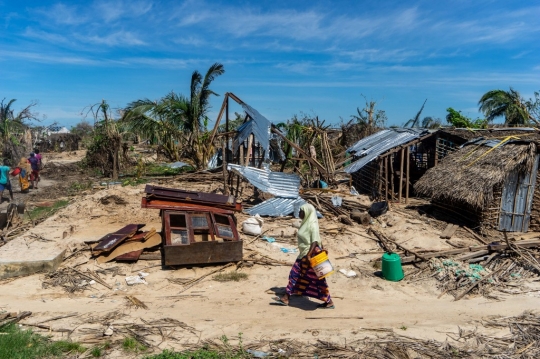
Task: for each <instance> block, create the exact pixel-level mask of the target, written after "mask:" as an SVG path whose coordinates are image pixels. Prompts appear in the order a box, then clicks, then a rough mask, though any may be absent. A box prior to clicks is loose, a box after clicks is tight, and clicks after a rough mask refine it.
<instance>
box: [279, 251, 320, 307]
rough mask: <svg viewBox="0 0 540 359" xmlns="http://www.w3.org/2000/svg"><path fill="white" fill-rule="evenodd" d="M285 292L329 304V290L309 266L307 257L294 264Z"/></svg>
mask: <svg viewBox="0 0 540 359" xmlns="http://www.w3.org/2000/svg"><path fill="white" fill-rule="evenodd" d="M285 292H286V293H287V294H288V295H303V296H307V297H311V298H316V299H319V300H322V301H323V302H326V303H328V302H330V290H329V289H328V284H327V283H326V278H323V279H319V277H317V275H316V274H315V271H314V270H313V268H311V265H310V264H309V259H308V257H307V256H304V257H302V258H298V259H297V260H296V262H294V265H293V267H292V268H291V273H290V274H289V284H288V285H287V289H286V290H285Z"/></svg>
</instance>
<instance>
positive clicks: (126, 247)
mask: <svg viewBox="0 0 540 359" xmlns="http://www.w3.org/2000/svg"><path fill="white" fill-rule="evenodd" d="M160 244H161V235H159V234H158V233H156V234H154V235H153V236H152V237H151V238H149V239H147V240H146V241H145V242H132V241H130V242H127V243H124V244H121V245H120V246H118V247H117V248H116V249H115V250H113V251H112V252H110V253H108V254H102V255H100V256H99V257H97V259H96V261H97V262H98V263H100V264H102V263H106V262H110V261H112V260H113V259H115V258H116V257H118V256H120V255H122V254H125V253H129V252H133V251H136V250H139V249H145V248H151V247H155V246H157V245H160Z"/></svg>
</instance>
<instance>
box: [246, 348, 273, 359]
mask: <svg viewBox="0 0 540 359" xmlns="http://www.w3.org/2000/svg"><path fill="white" fill-rule="evenodd" d="M246 351H247V352H248V353H249V354H251V355H253V356H254V357H255V358H266V357H269V356H271V355H272V354H270V353H267V352H263V351H260V350H251V349H247V350H246Z"/></svg>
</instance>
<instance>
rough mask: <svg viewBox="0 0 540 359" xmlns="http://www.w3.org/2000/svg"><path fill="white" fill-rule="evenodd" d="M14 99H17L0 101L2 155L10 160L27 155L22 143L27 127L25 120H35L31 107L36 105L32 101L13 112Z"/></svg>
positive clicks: (26, 149)
mask: <svg viewBox="0 0 540 359" xmlns="http://www.w3.org/2000/svg"><path fill="white" fill-rule="evenodd" d="M15 101H17V100H16V99H12V100H10V101H8V102H7V103H6V102H5V99H3V100H2V102H0V137H1V138H2V142H3V148H2V156H3V157H4V158H10V159H11V160H19V158H20V157H23V156H26V155H27V153H26V152H28V148H26V147H25V146H24V144H23V142H24V140H23V138H24V135H25V131H26V130H27V129H28V124H26V121H28V120H37V114H36V113H33V112H32V107H34V106H35V105H37V102H32V103H31V104H30V105H28V106H26V107H25V108H24V109H22V110H21V111H20V112H19V113H17V114H15V111H14V110H13V108H12V105H13V103H14V102H15ZM30 145H31V141H30Z"/></svg>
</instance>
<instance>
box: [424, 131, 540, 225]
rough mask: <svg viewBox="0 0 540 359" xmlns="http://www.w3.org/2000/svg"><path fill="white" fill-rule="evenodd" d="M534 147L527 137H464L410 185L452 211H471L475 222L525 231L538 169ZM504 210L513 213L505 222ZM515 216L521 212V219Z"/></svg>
mask: <svg viewBox="0 0 540 359" xmlns="http://www.w3.org/2000/svg"><path fill="white" fill-rule="evenodd" d="M538 146H539V144H538V142H536V141H531V140H509V141H500V140H476V141H471V142H468V143H466V144H465V145H464V146H463V147H462V148H460V149H458V150H456V151H454V152H452V153H450V154H449V155H447V156H446V157H445V158H444V159H442V160H441V162H440V163H439V164H438V166H437V167H434V168H431V169H430V170H428V171H427V172H426V174H425V175H424V176H423V177H422V178H421V179H420V180H419V181H418V182H417V183H416V184H415V185H414V189H415V191H416V192H417V193H418V194H420V195H424V196H427V197H430V198H431V199H432V201H434V202H435V203H439V205H443V206H446V208H448V209H449V210H451V211H453V212H461V213H463V211H468V212H471V213H470V214H471V215H472V218H471V217H470V218H471V219H474V220H475V221H477V222H479V224H483V225H486V224H491V225H492V226H493V227H496V228H498V229H501V230H502V229H506V230H509V231H510V230H518V227H520V228H519V230H523V231H526V228H527V227H528V216H530V211H531V206H532V201H533V192H534V190H535V182H536V177H537V176H536V172H537V171H538V151H539V148H538ZM516 198H518V199H519V200H516ZM509 206H510V207H511V208H507V207H509ZM518 207H520V208H518ZM521 207H523V208H521ZM520 212H523V213H520ZM507 214H508V215H510V216H511V217H512V218H511V220H510V222H509V224H508V223H507V224H504V225H503V223H502V222H504V220H502V219H501V218H503V217H504V216H505V215H507ZM467 215H469V214H467ZM515 216H520V218H521V222H522V223H521V224H519V223H517V222H516V221H515V218H513V217H515ZM475 217H476V218H475ZM525 222H527V223H525ZM503 227H505V228H503Z"/></svg>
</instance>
